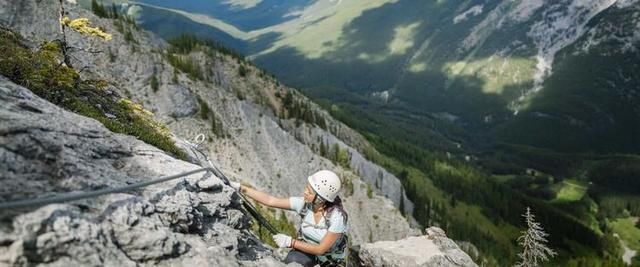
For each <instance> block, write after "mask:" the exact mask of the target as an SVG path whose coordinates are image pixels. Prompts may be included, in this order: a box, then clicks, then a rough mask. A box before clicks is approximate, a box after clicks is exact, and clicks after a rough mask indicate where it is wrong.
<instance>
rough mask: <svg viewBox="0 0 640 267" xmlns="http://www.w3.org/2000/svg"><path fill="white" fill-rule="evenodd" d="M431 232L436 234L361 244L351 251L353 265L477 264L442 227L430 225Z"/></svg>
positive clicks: (394, 266)
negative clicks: (448, 236)
mask: <svg viewBox="0 0 640 267" xmlns="http://www.w3.org/2000/svg"><path fill="white" fill-rule="evenodd" d="M434 230H435V231H434ZM430 232H436V234H427V235H425V236H413V237H408V238H405V239H402V240H398V241H378V242H375V243H368V244H364V245H361V246H360V247H358V248H356V249H354V251H353V254H352V255H353V258H352V260H351V261H352V266H388V267H396V266H397V267H411V266H429V267H437V266H442V267H444V266H447V267H449V266H451V267H454V266H478V265H476V264H475V263H474V262H473V260H471V258H470V257H469V255H467V254H465V253H464V252H463V251H462V250H461V249H460V248H459V247H458V245H457V244H456V243H455V242H453V240H451V239H449V238H447V237H446V236H445V235H444V232H442V230H441V229H439V228H437V227H431V228H429V229H427V233H430ZM438 233H441V234H438Z"/></svg>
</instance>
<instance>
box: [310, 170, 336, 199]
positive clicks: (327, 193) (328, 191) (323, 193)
mask: <svg viewBox="0 0 640 267" xmlns="http://www.w3.org/2000/svg"><path fill="white" fill-rule="evenodd" d="M307 179H308V180H309V184H310V185H311V188H313V191H315V192H316V194H318V195H320V197H322V198H323V199H324V200H326V201H329V202H333V200H335V199H336V196H337V195H338V193H339V192H340V188H342V182H340V178H338V175H336V174H335V173H334V172H332V171H328V170H321V171H319V172H316V173H314V174H312V175H311V176H309V178H307Z"/></svg>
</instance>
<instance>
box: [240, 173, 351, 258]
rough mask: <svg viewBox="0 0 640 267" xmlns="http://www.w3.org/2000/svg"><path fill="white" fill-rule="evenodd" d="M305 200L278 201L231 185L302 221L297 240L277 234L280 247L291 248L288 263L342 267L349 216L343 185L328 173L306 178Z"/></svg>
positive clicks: (275, 239)
mask: <svg viewBox="0 0 640 267" xmlns="http://www.w3.org/2000/svg"><path fill="white" fill-rule="evenodd" d="M307 180H308V183H307V185H306V186H305V188H304V194H303V195H304V197H289V198H278V197H274V196H272V195H269V194H267V193H264V192H261V191H258V190H255V189H252V188H249V187H246V186H243V185H241V184H240V183H236V182H231V186H232V187H233V188H234V189H236V190H238V191H240V192H242V193H243V194H244V195H245V196H249V197H251V198H253V199H255V200H256V201H258V202H260V203H262V204H263V205H266V206H269V207H273V208H279V209H288V210H292V211H295V212H297V213H298V214H299V215H300V216H301V218H302V224H301V225H300V228H299V230H298V238H297V239H293V238H292V237H290V236H288V235H284V234H276V235H274V236H273V240H274V241H275V242H276V244H277V245H278V247H281V248H292V249H291V251H290V252H289V254H287V257H286V258H285V260H284V262H285V263H291V262H295V263H299V264H301V265H303V266H305V267H307V266H315V265H316V264H319V265H320V266H343V265H344V261H345V255H346V251H345V250H346V247H347V241H348V240H347V239H348V238H347V235H346V233H347V213H346V212H345V210H344V208H343V207H342V200H341V199H340V197H339V196H338V193H339V192H340V189H341V188H342V183H341V182H340V178H338V176H337V175H336V174H335V173H334V172H332V171H328V170H322V171H319V172H316V173H314V174H312V175H311V176H309V177H308V178H307Z"/></svg>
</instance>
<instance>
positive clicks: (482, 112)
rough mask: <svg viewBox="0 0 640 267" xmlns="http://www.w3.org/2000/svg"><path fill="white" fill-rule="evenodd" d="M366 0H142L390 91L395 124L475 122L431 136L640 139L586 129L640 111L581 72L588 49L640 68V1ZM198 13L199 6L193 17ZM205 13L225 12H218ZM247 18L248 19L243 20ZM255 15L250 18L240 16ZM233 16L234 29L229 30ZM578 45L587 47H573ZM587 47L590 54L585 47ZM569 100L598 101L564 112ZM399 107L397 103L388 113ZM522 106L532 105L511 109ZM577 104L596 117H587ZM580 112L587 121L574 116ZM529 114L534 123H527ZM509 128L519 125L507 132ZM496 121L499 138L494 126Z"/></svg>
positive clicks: (361, 86) (314, 80)
mask: <svg viewBox="0 0 640 267" xmlns="http://www.w3.org/2000/svg"><path fill="white" fill-rule="evenodd" d="M145 3H146V2H145ZM364 3H365V1H355V0H351V1H349V0H345V1H318V2H315V3H298V2H296V3H295V4H294V3H292V6H288V5H280V4H279V2H278V1H260V2H259V4H258V6H254V7H250V6H247V7H246V8H245V9H238V8H237V6H233V5H230V4H227V5H221V6H217V9H216V10H223V11H215V12H209V11H206V10H210V9H209V8H208V7H209V6H208V5H206V4H201V5H200V4H198V3H193V5H195V6H198V7H200V9H201V10H205V11H202V12H204V13H202V12H191V11H193V8H192V7H191V9H189V8H188V7H183V6H181V5H178V4H172V5H169V4H166V3H164V2H148V3H146V4H144V5H141V7H142V10H143V11H142V12H143V13H141V14H140V16H139V19H140V21H141V22H142V25H143V27H148V28H150V29H151V30H154V31H162V28H163V27H164V25H165V24H162V23H156V22H159V21H156V20H154V18H155V17H158V16H156V14H155V13H154V12H155V11H154V10H157V9H158V8H165V9H164V11H163V12H165V13H164V14H165V15H166V14H167V13H166V12H168V13H173V14H174V15H177V16H175V21H180V23H181V25H184V28H183V29H182V30H180V29H175V30H174V31H172V34H175V33H176V32H180V31H191V30H192V29H196V28H198V29H200V30H197V31H195V32H197V33H198V34H202V35H203V36H205V37H213V38H215V39H217V40H219V41H221V42H223V43H227V44H229V45H231V46H232V47H235V48H237V49H239V50H240V51H242V52H244V53H247V54H252V55H253V56H252V58H253V60H254V61H255V62H256V63H257V64H258V65H260V66H262V67H264V68H266V69H267V70H269V71H271V72H273V73H275V74H277V75H278V77H279V78H281V79H282V80H283V81H285V82H287V83H288V84H291V85H294V86H297V87H301V88H304V89H305V90H307V91H308V92H310V94H312V95H314V96H316V97H319V98H327V99H331V100H332V101H336V102H338V103H343V104H345V105H354V104H356V103H359V102H360V101H361V99H358V98H356V97H350V98H346V99H345V98H340V97H337V96H335V93H333V94H327V93H323V92H324V91H327V90H332V91H335V90H347V91H349V92H355V93H356V94H357V95H360V96H364V97H365V98H366V99H368V101H369V102H371V101H373V102H374V103H375V101H376V99H380V97H379V96H384V97H383V98H382V99H381V100H382V101H384V102H386V103H388V104H387V105H386V106H385V108H384V109H385V110H386V111H387V114H384V116H382V117H381V118H385V117H389V118H390V119H388V120H387V121H390V122H387V123H390V124H391V125H394V126H396V127H398V126H400V127H403V129H406V130H411V126H410V125H411V124H413V125H415V124H434V123H438V122H439V123H445V124H446V123H451V119H450V118H454V121H453V124H454V125H455V126H453V127H462V128H464V129H465V130H466V132H467V133H469V132H470V133H473V134H472V136H471V137H469V136H467V134H460V133H457V132H459V130H453V131H449V130H445V132H443V130H442V129H441V128H435V127H433V126H431V127H426V128H425V129H421V130H420V132H421V133H422V134H426V135H428V136H435V137H438V136H445V138H444V140H447V139H449V140H451V141H453V142H458V143H459V142H460V141H461V140H463V141H466V142H465V144H466V145H468V146H471V147H476V148H477V147H478V146H481V145H478V144H477V142H476V141H477V140H479V139H483V138H488V139H494V140H493V141H498V142H512V143H518V144H528V145H535V146H541V147H546V148H550V149H557V150H561V151H572V152H580V151H584V149H585V147H590V146H586V145H585V144H586V142H587V141H588V142H595V143H597V145H596V146H595V147H591V149H593V150H596V151H601V152H609V151H617V152H630V151H637V150H638V148H637V147H635V146H632V147H629V146H627V145H626V144H628V143H629V140H630V139H629V138H626V139H620V140H618V141H606V142H605V141H603V142H600V140H604V138H602V137H604V136H603V134H602V133H598V130H595V132H594V130H593V129H589V128H590V127H598V126H596V124H597V122H598V121H600V120H607V118H608V117H611V118H614V120H615V118H618V117H620V119H621V120H625V121H627V122H628V121H633V122H637V121H638V120H639V119H638V117H637V116H636V115H632V114H629V112H625V110H621V111H617V110H616V108H613V107H610V106H608V105H609V104H608V103H611V102H612V101H613V102H615V95H616V93H615V92H614V91H612V90H613V89H608V88H607V87H606V85H604V86H601V85H600V84H599V83H598V80H588V79H587V80H584V79H582V78H581V77H583V76H584V75H585V72H586V73H594V72H593V70H589V69H588V68H586V67H585V66H586V65H585V64H583V63H585V62H583V61H584V60H586V61H592V60H593V61H596V62H598V59H597V58H598V57H599V56H598V54H599V53H600V52H598V50H599V51H601V52H602V51H606V53H613V55H614V56H619V57H620V58H625V59H627V61H621V60H615V61H613V60H612V61H608V62H606V64H609V65H612V66H615V67H616V68H619V69H620V71H623V72H627V73H629V74H627V75H626V76H625V77H632V76H633V75H636V74H637V71H635V70H636V69H637V68H635V67H634V65H633V63H632V62H635V61H637V60H636V59H637V57H638V53H637V51H635V50H634V49H629V48H630V47H634V46H636V45H637V43H638V40H637V37H635V36H636V35H637V26H636V25H637V23H638V22H637V16H638V6H639V3H638V2H637V1H626V0H625V1H616V0H590V1H556V2H545V1H484V2H474V1H462V0H459V1H446V2H442V1H431V2H416V1H385V2H378V3H376V4H375V5H373V4H364ZM132 4H133V6H135V3H132ZM130 6H131V5H130ZM269 6H270V7H277V8H276V10H282V9H288V10H289V11H290V16H286V15H283V16H281V17H279V14H275V13H274V14H271V15H272V16H274V18H279V19H281V20H282V21H281V22H280V23H279V24H274V23H276V22H269V23H266V22H263V21H262V20H261V19H260V18H256V19H253V18H252V17H251V16H250V15H249V14H251V12H255V11H257V10H263V9H264V8H265V7H269ZM129 9H130V8H129ZM211 10H212V9H211ZM183 11H186V13H184V12H183ZM180 12H183V13H180ZM189 12H191V13H189ZM206 12H209V13H206ZM196 13H198V14H197V15H199V16H200V17H198V18H194V17H192V15H196ZM222 13H224V14H222ZM135 14H138V13H135ZM400 14H401V15H400ZM207 19H216V20H218V22H215V23H211V22H210V21H208V20H207ZM239 20H242V21H244V22H243V23H244V24H243V23H238V22H237V21H239ZM147 21H148V22H150V23H146V22H147ZM249 21H250V22H251V23H249V24H251V27H245V26H241V25H246V23H247V22H249ZM172 22H173V21H172ZM223 25H224V26H223ZM293 25H295V27H294V26H293ZM612 25H616V26H612ZM622 25H625V26H622ZM235 27H237V28H235ZM231 28H233V29H234V30H233V31H232V30H229V29H231ZM206 29H209V32H207V31H206ZM212 30H213V31H212ZM220 31H221V32H220ZM596 31H598V32H599V36H598V37H597V39H594V40H595V42H590V41H585V40H586V39H593V35H594V33H595V32H596ZM590 36H591V37H590ZM585 42H586V43H589V44H586V43H585ZM585 45H587V46H589V47H591V48H592V49H589V51H590V52H587V51H582V50H583V49H582V47H585ZM576 53H577V54H582V56H577V57H576V56H569V55H573V54H576ZM606 53H605V54H606ZM580 57H582V58H584V59H583V60H580V59H578V58H580ZM599 63H600V62H599ZM600 64H604V62H602V63H600ZM556 65H557V66H556ZM564 70H572V71H569V72H568V71H564ZM589 71H591V72H589ZM597 73H598V74H597V75H596V76H595V77H594V76H593V75H589V77H594V79H606V80H609V82H611V83H613V84H615V86H616V87H629V88H634V86H633V85H625V84H624V82H623V80H624V79H616V77H608V76H607V74H605V73H606V72H597ZM630 75H631V76H630ZM554 77H561V78H560V79H563V80H565V82H557V81H554V79H555V80H557V78H554ZM566 79H569V81H567V80H566ZM571 79H574V80H576V81H579V82H572V81H570V80H571ZM567 83H569V84H567ZM575 84H579V85H575ZM577 86H580V87H587V88H589V90H580V94H581V95H580V96H579V97H576V96H574V94H573V93H567V90H570V89H565V88H566V87H574V88H575V87H577ZM577 90H578V89H577ZM596 91H602V93H603V94H606V95H607V98H605V99H602V101H600V100H601V98H600V95H596V94H595V92H596ZM633 91H637V90H633ZM556 92H558V93H556ZM547 93H548V94H552V95H553V100H552V102H553V104H551V103H549V101H547V100H545V99H547V98H548V97H545V96H544V95H542V94H547ZM627 96H630V95H629V94H627ZM611 98H614V99H611ZM633 101H635V100H631V102H629V101H623V102H622V104H623V106H622V107H621V108H622V109H626V110H628V109H632V108H633V105H634V102H633ZM538 102H539V104H538ZM368 105H371V104H368ZM372 106H373V107H370V106H367V107H365V108H364V109H365V110H367V111H373V110H375V109H376V107H375V106H376V105H372ZM562 106H578V107H579V106H583V107H584V106H587V107H589V106H590V108H576V109H574V110H563V111H562V112H563V113H567V114H555V113H557V109H559V107H562ZM390 110H391V111H394V113H395V114H389V113H391V112H390ZM523 113H526V114H525V115H522V116H517V115H514V114H523ZM540 113H541V114H543V115H542V116H544V115H550V116H549V117H551V118H553V119H552V120H553V121H550V120H549V119H547V120H546V121H545V123H552V124H553V125H557V126H558V127H560V128H562V129H566V131H567V134H566V136H569V137H568V138H566V139H562V140H560V141H558V142H552V141H548V140H549V137H548V136H549V135H553V134H554V132H553V131H549V130H547V129H549V128H547V127H544V126H543V125H542V123H541V122H539V120H545V119H539V118H538V119H535V118H534V119H531V122H530V123H528V121H530V118H532V117H535V116H538V115H535V114H540ZM620 113H625V114H620ZM410 114H420V115H421V116H420V117H418V118H413V119H409V120H410V123H407V124H408V125H403V124H402V123H400V124H398V123H394V122H393V121H394V120H402V119H405V120H406V119H407V118H411V117H410ZM442 114H444V115H445V117H444V118H445V119H443V117H442V116H441V115H442ZM580 115H582V116H588V117H591V118H592V119H588V120H587V119H585V121H580V120H581V119H580V118H579V117H580ZM571 117H576V118H577V120H578V122H576V121H572V120H571V119H568V118H571ZM434 121H436V122H434ZM518 121H522V123H520V122H518ZM576 123H582V124H584V126H583V127H576ZM521 124H528V125H527V127H521V126H522V125H521ZM585 127H586V128H585ZM607 128H609V127H607ZM520 129H527V130H526V131H528V132H531V130H535V131H536V132H540V133H541V137H536V136H532V135H526V134H519V132H520ZM613 129H614V130H612V131H611V132H609V133H604V135H609V136H614V135H616V134H624V133H623V132H625V130H627V131H626V132H632V133H633V132H635V131H636V130H635V129H634V128H633V126H631V123H625V122H621V123H619V124H618V125H615V126H614V127H613ZM511 130H514V131H515V132H516V133H513V134H512V133H510V131H511ZM496 131H497V132H498V138H493V137H492V136H494V135H493V133H494V132H496ZM601 131H602V130H601ZM433 132H436V133H433ZM608 140H610V138H608ZM414 141H419V140H414ZM560 143H562V144H564V145H562V144H560ZM635 143H637V142H635ZM451 147H455V145H454V144H451V145H450V146H449V147H447V149H451Z"/></svg>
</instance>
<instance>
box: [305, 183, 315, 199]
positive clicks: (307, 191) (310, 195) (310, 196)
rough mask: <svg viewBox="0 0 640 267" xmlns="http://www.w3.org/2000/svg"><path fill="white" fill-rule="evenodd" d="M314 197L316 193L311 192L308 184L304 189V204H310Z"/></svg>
mask: <svg viewBox="0 0 640 267" xmlns="http://www.w3.org/2000/svg"><path fill="white" fill-rule="evenodd" d="M315 196H316V193H315V192H313V189H312V188H311V186H310V185H309V184H307V186H305V187H304V202H306V203H311V202H312V201H313V198H314V197H315Z"/></svg>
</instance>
